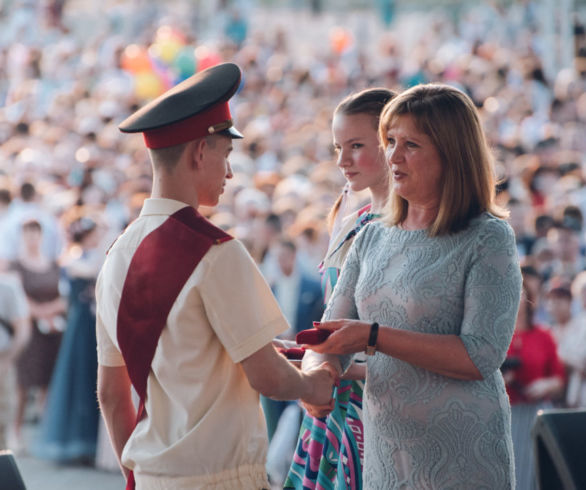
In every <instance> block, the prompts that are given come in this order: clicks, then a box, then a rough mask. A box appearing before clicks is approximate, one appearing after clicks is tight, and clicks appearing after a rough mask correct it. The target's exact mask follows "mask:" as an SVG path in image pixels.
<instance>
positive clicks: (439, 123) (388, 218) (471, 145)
mask: <svg viewBox="0 0 586 490" xmlns="http://www.w3.org/2000/svg"><path fill="white" fill-rule="evenodd" d="M404 115H410V116H411V117H413V119H414V122H415V125H416V126H417V128H418V130H419V131H421V132H423V133H425V134H426V135H427V136H428V137H429V138H430V139H431V141H432V142H433V144H434V145H435V147H436V148H437V151H438V153H439V155H440V160H441V165H442V182H441V183H440V188H441V196H440V206H439V211H438V214H437V216H436V218H435V220H434V221H433V223H432V224H431V226H430V228H429V230H428V233H429V235H430V236H437V235H444V234H448V233H454V232H457V231H460V230H463V229H464V228H466V227H467V226H468V224H469V222H470V220H471V219H472V218H474V217H476V216H478V215H479V214H481V213H483V212H485V211H488V212H490V213H492V214H493V215H495V216H497V217H499V218H505V217H507V216H508V212H507V211H506V210H505V209H503V208H501V207H500V206H498V205H497V204H495V188H496V178H495V172H494V164H493V159H492V155H491V152H490V150H489V148H488V145H487V142H486V138H485V136H484V131H483V130H482V125H481V123H480V119H479V117H478V112H477V110H476V107H475V106H474V103H473V102H472V100H471V99H470V98H469V97H468V96H467V95H466V94H464V93H463V92H461V91H460V90H458V89H456V88H453V87H450V86H448V85H442V84H424V85H416V86H415V87H411V88H410V89H408V90H406V91H405V92H403V93H401V94H400V95H398V96H397V97H395V98H394V99H392V100H391V101H390V102H389V103H388V104H387V105H386V107H385V108H384V110H383V112H382V114H381V118H380V124H379V137H380V141H381V144H382V145H383V147H386V146H387V145H388V139H387V131H388V129H389V127H390V126H391V125H392V124H394V123H395V122H396V121H397V118H398V117H400V116H404ZM408 205H409V204H408V202H407V201H406V200H405V199H403V198H402V197H400V196H399V195H397V194H396V193H395V192H394V191H393V189H392V186H391V189H390V192H389V199H388V201H387V206H386V209H385V213H384V217H383V218H382V220H383V221H384V222H385V223H387V224H389V225H399V224H401V223H402V222H403V221H405V219H406V218H407V208H408Z"/></svg>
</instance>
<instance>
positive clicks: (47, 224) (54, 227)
mask: <svg viewBox="0 0 586 490" xmlns="http://www.w3.org/2000/svg"><path fill="white" fill-rule="evenodd" d="M31 218H32V219H36V220H38V221H39V223H40V224H41V225H42V227H43V234H42V239H43V241H42V244H41V247H42V249H43V254H44V255H45V256H46V257H47V258H49V259H52V260H56V259H57V258H58V257H59V254H60V253H61V249H62V246H63V237H62V232H61V229H60V227H59V224H58V222H57V219H56V218H55V216H54V215H52V214H51V213H50V212H48V211H47V210H46V208H45V206H44V205H43V204H42V203H41V202H40V199H39V196H38V194H37V189H36V187H35V185H34V184H32V183H31V182H24V183H23V184H22V185H21V186H20V193H19V197H17V198H15V199H14V200H13V201H12V203H11V204H10V211H9V215H8V217H7V220H8V223H7V229H6V235H5V236H4V246H5V247H6V249H7V250H6V258H7V259H9V260H13V259H14V258H16V257H17V256H18V254H19V251H20V249H21V247H22V246H23V238H22V224H23V222H25V221H26V220H28V219H31Z"/></svg>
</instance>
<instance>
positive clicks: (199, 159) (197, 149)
mask: <svg viewBox="0 0 586 490" xmlns="http://www.w3.org/2000/svg"><path fill="white" fill-rule="evenodd" d="M191 144H192V145H193V146H192V148H191V161H190V163H191V166H192V168H193V169H194V170H200V169H201V168H202V166H203V161H204V158H205V150H206V148H207V141H206V139H205V138H199V139H197V140H195V141H193V142H192V143H191Z"/></svg>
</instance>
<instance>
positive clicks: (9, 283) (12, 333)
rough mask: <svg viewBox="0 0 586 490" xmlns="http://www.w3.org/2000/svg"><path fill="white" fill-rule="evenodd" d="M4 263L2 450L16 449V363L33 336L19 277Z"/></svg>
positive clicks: (0, 267) (0, 281) (0, 272)
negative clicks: (8, 269) (14, 444)
mask: <svg viewBox="0 0 586 490" xmlns="http://www.w3.org/2000/svg"><path fill="white" fill-rule="evenodd" d="M5 268H6V263H4V262H0V451H2V450H5V449H9V448H11V447H13V445H12V443H13V440H12V439H13V438H14V437H15V434H14V430H15V428H14V420H15V408H16V403H15V396H14V395H15V393H17V385H16V372H15V361H16V359H17V358H18V355H19V354H20V352H21V351H22V349H23V348H24V347H25V346H26V344H27V343H28V341H29V339H30V335H31V325H30V317H29V307H28V304H27V299H26V295H25V293H24V291H23V289H22V284H21V282H20V280H19V278H18V277H16V276H15V275H14V274H11V273H8V272H6V270H5Z"/></svg>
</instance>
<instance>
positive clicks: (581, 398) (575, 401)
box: [558, 271, 586, 408]
mask: <svg viewBox="0 0 586 490" xmlns="http://www.w3.org/2000/svg"><path fill="white" fill-rule="evenodd" d="M572 295H573V297H574V298H575V299H576V300H577V303H578V312H577V313H576V314H575V315H574V316H573V318H572V320H571V322H570V325H569V326H568V331H567V335H565V336H564V338H563V340H562V342H561V343H560V345H559V349H558V352H559V355H560V358H561V359H562V361H563V362H564V363H565V365H566V369H567V371H568V387H567V392H566V400H565V401H566V405H567V406H568V407H571V408H586V271H582V272H580V273H579V274H578V275H577V276H576V278H575V279H574V281H573V282H572Z"/></svg>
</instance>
